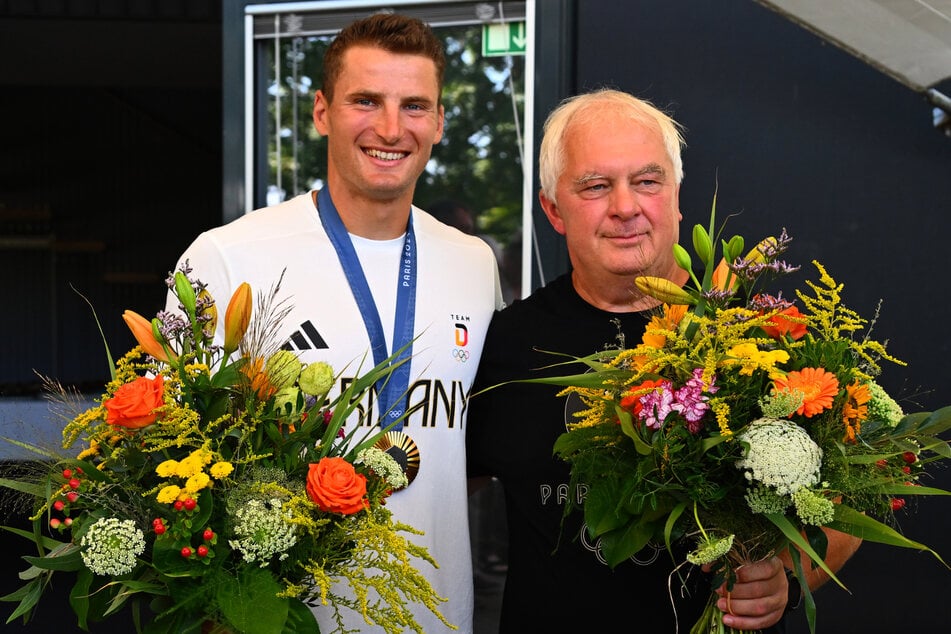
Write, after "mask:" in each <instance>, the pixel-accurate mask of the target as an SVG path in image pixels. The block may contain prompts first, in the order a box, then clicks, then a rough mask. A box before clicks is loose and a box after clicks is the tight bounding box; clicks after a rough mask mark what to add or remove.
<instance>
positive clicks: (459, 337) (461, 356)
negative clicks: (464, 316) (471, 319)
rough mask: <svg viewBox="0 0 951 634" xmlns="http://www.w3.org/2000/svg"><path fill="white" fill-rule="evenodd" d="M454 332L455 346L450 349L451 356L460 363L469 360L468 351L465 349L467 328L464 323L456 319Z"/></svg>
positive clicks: (467, 335)
mask: <svg viewBox="0 0 951 634" xmlns="http://www.w3.org/2000/svg"><path fill="white" fill-rule="evenodd" d="M454 332H455V335H454V338H455V341H454V343H455V346H454V347H453V349H452V358H453V359H455V360H456V361H458V362H460V363H465V362H466V361H468V360H469V351H468V350H467V349H466V346H467V345H469V329H468V328H467V327H466V325H465V324H463V323H460V322H458V321H457V322H456V325H455V329H454Z"/></svg>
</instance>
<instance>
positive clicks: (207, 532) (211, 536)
mask: <svg viewBox="0 0 951 634" xmlns="http://www.w3.org/2000/svg"><path fill="white" fill-rule="evenodd" d="M201 536H202V538H203V539H204V540H205V541H206V542H210V541H211V540H212V539H214V537H215V531H213V530H211V529H210V528H206V529H205V532H204V533H202V534H201Z"/></svg>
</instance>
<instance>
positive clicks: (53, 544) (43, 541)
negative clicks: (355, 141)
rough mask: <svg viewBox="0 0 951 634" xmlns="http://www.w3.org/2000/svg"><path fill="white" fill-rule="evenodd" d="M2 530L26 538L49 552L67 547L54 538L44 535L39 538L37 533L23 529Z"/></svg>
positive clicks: (8, 527)
mask: <svg viewBox="0 0 951 634" xmlns="http://www.w3.org/2000/svg"><path fill="white" fill-rule="evenodd" d="M0 528H2V529H3V530H5V531H9V532H11V533H13V534H15V535H19V536H20V537H25V538H26V539H28V540H30V541H31V542H35V543H36V544H37V546H39V547H41V548H45V549H47V550H54V549H56V548H58V547H60V546H64V545H65V542H61V541H59V540H56V539H53V538H52V537H47V536H45V535H42V534H40V535H39V536H37V535H36V534H35V533H33V532H31V531H25V530H23V529H21V528H16V527H13V526H0ZM37 537H39V540H37Z"/></svg>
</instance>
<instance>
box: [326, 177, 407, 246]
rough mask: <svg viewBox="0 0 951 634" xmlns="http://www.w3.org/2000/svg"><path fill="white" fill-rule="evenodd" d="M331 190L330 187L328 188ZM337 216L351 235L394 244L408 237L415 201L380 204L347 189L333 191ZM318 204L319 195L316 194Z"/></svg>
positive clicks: (394, 201) (331, 193) (331, 191)
mask: <svg viewBox="0 0 951 634" xmlns="http://www.w3.org/2000/svg"><path fill="white" fill-rule="evenodd" d="M326 186H329V185H325V187H326ZM330 195H331V198H332V199H333V202H334V206H335V207H336V208H337V213H338V214H339V215H340V220H341V221H342V222H343V225H344V227H346V228H347V233H350V234H352V235H355V236H360V237H361V238H367V239H368V240H392V239H393V238H399V237H400V236H402V235H403V234H404V233H406V225H407V223H408V222H409V214H410V207H411V206H412V203H411V201H407V200H403V199H402V198H401V199H399V200H392V201H380V200H376V199H372V198H369V197H367V196H353V195H350V194H349V193H348V192H347V190H346V189H343V190H338V189H335V188H333V187H331V188H330ZM312 196H313V199H314V204H316V203H317V192H316V191H314V192H313V194H312Z"/></svg>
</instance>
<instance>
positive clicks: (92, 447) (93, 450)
mask: <svg viewBox="0 0 951 634" xmlns="http://www.w3.org/2000/svg"><path fill="white" fill-rule="evenodd" d="M96 455H99V443H97V442H96V441H95V440H93V441H91V442H90V443H89V447H88V448H87V449H83V450H82V451H80V452H79V455H78V456H76V459H77V460H85V459H86V458H90V457H92V456H96Z"/></svg>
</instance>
